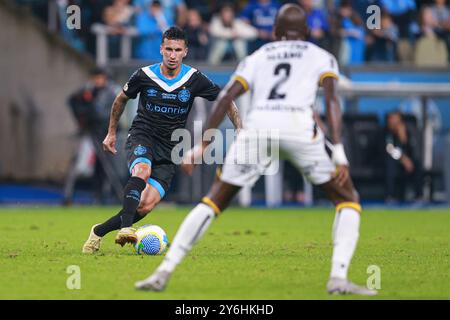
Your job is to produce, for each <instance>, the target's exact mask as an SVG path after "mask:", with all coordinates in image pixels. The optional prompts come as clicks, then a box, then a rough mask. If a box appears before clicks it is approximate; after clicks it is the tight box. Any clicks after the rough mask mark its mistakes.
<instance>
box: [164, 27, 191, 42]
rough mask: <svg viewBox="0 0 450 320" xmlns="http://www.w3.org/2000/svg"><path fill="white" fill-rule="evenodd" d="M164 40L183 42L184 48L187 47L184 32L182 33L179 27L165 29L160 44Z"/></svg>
mask: <svg viewBox="0 0 450 320" xmlns="http://www.w3.org/2000/svg"><path fill="white" fill-rule="evenodd" d="M164 39H167V40H184V43H185V44H186V47H187V45H188V40H187V36H186V32H184V31H183V29H181V28H179V27H175V26H174V27H170V28H169V29H167V30H166V31H165V32H164V34H163V36H162V39H161V43H163V42H164Z"/></svg>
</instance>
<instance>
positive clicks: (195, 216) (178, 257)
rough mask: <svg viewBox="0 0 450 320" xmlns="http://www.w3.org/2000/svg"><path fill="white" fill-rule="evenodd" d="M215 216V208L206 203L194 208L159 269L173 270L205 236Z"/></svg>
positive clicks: (179, 230)
mask: <svg viewBox="0 0 450 320" xmlns="http://www.w3.org/2000/svg"><path fill="white" fill-rule="evenodd" d="M214 216H215V215H214V211H213V209H212V208H211V207H209V206H207V205H206V204H204V203H199V204H198V205H197V206H196V207H195V208H194V209H192V210H191V212H190V213H189V214H188V215H187V217H186V218H185V219H184V221H183V223H182V224H181V226H180V228H179V229H178V231H177V233H176V235H175V237H174V239H173V242H172V243H171V245H170V249H169V251H168V252H167V254H166V256H165V258H164V261H163V262H162V263H161V265H160V266H159V267H158V270H159V271H167V272H173V271H174V270H175V267H176V266H177V265H178V264H180V263H181V261H182V260H183V258H184V257H185V256H186V254H187V253H188V252H189V251H190V250H191V249H192V246H193V245H194V244H195V243H196V242H197V241H198V240H199V239H200V238H201V237H202V236H203V234H204V233H205V231H206V230H207V229H208V227H209V225H210V224H211V221H212V220H213V219H214Z"/></svg>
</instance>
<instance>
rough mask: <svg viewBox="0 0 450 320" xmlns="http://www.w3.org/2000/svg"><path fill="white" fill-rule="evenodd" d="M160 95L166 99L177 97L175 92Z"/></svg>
mask: <svg viewBox="0 0 450 320" xmlns="http://www.w3.org/2000/svg"><path fill="white" fill-rule="evenodd" d="M161 97H162V98H163V99H167V100H176V99H177V95H176V94H173V93H163V94H162V95H161Z"/></svg>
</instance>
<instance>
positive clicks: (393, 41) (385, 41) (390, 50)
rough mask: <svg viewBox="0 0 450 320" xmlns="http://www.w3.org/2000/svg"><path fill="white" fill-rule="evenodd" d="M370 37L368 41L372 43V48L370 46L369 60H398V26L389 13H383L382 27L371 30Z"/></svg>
mask: <svg viewBox="0 0 450 320" xmlns="http://www.w3.org/2000/svg"><path fill="white" fill-rule="evenodd" d="M368 39H369V40H368V42H369V43H370V50H369V48H368V50H369V53H368V60H369V61H378V62H380V61H384V62H394V61H396V49H397V40H398V27H397V26H396V25H395V24H394V22H393V21H392V18H391V16H390V15H389V13H387V12H383V13H382V15H381V28H380V29H373V30H371V34H370V36H368Z"/></svg>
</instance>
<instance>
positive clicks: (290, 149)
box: [220, 130, 336, 187]
mask: <svg viewBox="0 0 450 320" xmlns="http://www.w3.org/2000/svg"><path fill="white" fill-rule="evenodd" d="M298 136H300V135H298ZM262 140H265V139H261V138H260V137H257V138H255V137H254V136H250V137H249V135H246V134H243V133H240V134H239V135H238V137H237V138H236V140H235V141H234V142H233V144H232V145H231V146H230V148H229V150H228V152H227V155H226V158H225V161H224V164H223V167H222V175H221V177H220V179H221V180H222V181H224V182H226V183H229V184H232V185H236V186H241V187H243V186H253V185H254V184H255V182H256V181H257V180H258V179H259V177H260V176H261V175H269V174H275V173H276V171H277V170H278V168H277V167H275V171H274V167H273V166H271V164H272V162H276V161H277V160H278V159H279V158H284V159H287V160H289V161H290V162H291V163H292V164H293V165H294V166H295V167H296V168H298V169H299V170H300V172H301V173H302V174H303V175H304V176H305V178H306V179H307V180H309V181H310V182H311V183H312V184H314V185H320V184H323V183H326V182H328V181H330V180H331V178H332V176H333V174H334V172H335V171H336V166H335V165H334V164H333V162H332V161H331V156H330V155H329V154H328V153H327V151H326V148H325V138H324V135H323V133H322V132H321V131H320V130H318V134H317V136H316V137H315V138H314V139H312V140H310V139H306V140H305V139H299V138H296V137H294V136H292V135H289V136H283V135H280V136H279V137H278V138H277V140H278V141H273V140H272V141H270V142H267V141H262ZM266 140H267V139H266ZM308 140H309V141H308ZM249 141H251V143H249ZM261 142H262V143H261ZM267 145H269V146H272V148H271V149H270V148H269V149H270V150H269V151H268V152H265V150H266V147H267ZM277 148H278V149H279V152H277V150H276V149H277Z"/></svg>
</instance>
